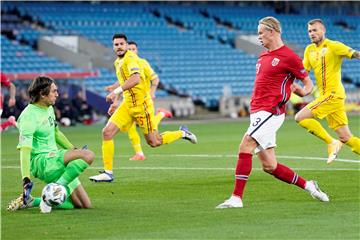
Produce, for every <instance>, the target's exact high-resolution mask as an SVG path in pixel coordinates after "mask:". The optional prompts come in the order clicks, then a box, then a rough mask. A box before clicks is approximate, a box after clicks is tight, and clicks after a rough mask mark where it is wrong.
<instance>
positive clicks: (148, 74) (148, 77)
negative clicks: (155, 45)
mask: <svg viewBox="0 0 360 240" xmlns="http://www.w3.org/2000/svg"><path fill="white" fill-rule="evenodd" d="M140 64H141V66H140V67H142V68H143V69H144V74H145V81H146V88H147V91H150V87H151V81H153V80H154V79H156V78H157V77H158V75H157V74H156V72H155V71H154V70H153V69H152V67H151V66H150V64H149V62H148V61H147V60H146V59H144V58H140Z"/></svg>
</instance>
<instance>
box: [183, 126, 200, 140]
mask: <svg viewBox="0 0 360 240" xmlns="http://www.w3.org/2000/svg"><path fill="white" fill-rule="evenodd" d="M180 131H182V132H183V137H182V138H183V139H186V140H188V141H190V142H191V143H194V144H196V143H197V138H196V136H195V134H193V133H192V132H190V131H189V129H188V128H187V126H180Z"/></svg>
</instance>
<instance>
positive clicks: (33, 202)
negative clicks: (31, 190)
mask: <svg viewBox="0 0 360 240" xmlns="http://www.w3.org/2000/svg"><path fill="white" fill-rule="evenodd" d="M40 202H41V198H40V197H37V198H34V200H33V201H32V203H31V206H32V207H38V206H40Z"/></svg>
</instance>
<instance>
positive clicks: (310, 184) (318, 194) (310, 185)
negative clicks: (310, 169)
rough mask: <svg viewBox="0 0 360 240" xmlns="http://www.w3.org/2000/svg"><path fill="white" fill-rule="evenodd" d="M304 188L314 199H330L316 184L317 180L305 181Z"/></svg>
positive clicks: (323, 200) (325, 200)
mask: <svg viewBox="0 0 360 240" xmlns="http://www.w3.org/2000/svg"><path fill="white" fill-rule="evenodd" d="M305 190H306V191H308V192H309V193H310V195H311V196H312V197H313V198H314V199H318V200H320V201H322V202H329V201H330V200H329V197H328V195H327V194H326V193H324V192H322V191H321V190H320V188H319V186H318V185H317V182H315V181H313V180H310V181H306V185H305Z"/></svg>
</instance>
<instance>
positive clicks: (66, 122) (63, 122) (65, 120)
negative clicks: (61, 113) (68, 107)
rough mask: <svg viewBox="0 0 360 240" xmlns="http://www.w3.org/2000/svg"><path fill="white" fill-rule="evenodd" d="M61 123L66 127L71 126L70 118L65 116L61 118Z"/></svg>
mask: <svg viewBox="0 0 360 240" xmlns="http://www.w3.org/2000/svg"><path fill="white" fill-rule="evenodd" d="M60 123H61V125H63V126H64V127H69V126H70V125H71V120H70V118H67V117H63V118H61V119H60Z"/></svg>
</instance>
